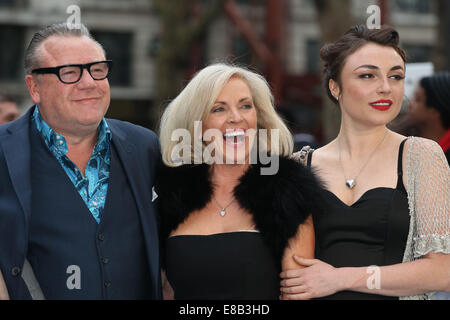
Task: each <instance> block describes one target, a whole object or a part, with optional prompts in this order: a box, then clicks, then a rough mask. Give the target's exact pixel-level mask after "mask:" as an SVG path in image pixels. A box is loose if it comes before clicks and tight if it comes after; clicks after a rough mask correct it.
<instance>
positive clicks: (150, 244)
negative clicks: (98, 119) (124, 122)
mask: <svg viewBox="0 0 450 320" xmlns="http://www.w3.org/2000/svg"><path fill="white" fill-rule="evenodd" d="M108 126H109V128H110V130H111V132H112V142H113V143H114V145H115V147H116V150H117V153H118V155H119V158H120V160H121V162H122V165H123V167H124V169H125V172H126V174H127V176H128V181H129V182H130V187H131V190H132V192H133V194H134V196H135V199H136V204H137V207H138V211H139V216H140V218H141V224H142V230H143V236H144V239H145V242H146V248H147V260H148V262H149V266H150V269H151V272H152V278H153V279H154V281H155V287H157V285H158V274H159V243H158V228H157V222H156V216H155V214H156V212H155V211H154V209H153V208H152V206H151V199H152V189H151V186H150V181H145V180H144V178H145V175H142V174H141V173H142V172H145V171H144V169H143V168H142V167H141V164H140V161H136V159H139V157H138V155H137V154H136V146H135V145H133V144H132V143H130V142H128V140H127V136H126V134H125V133H124V132H123V130H121V128H119V127H117V126H116V125H115V124H114V123H112V122H108ZM149 178H150V180H151V179H152V177H149ZM155 294H156V296H158V295H159V293H158V292H155Z"/></svg>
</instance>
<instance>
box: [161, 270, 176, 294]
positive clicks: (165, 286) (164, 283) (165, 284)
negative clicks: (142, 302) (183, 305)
mask: <svg viewBox="0 0 450 320" xmlns="http://www.w3.org/2000/svg"><path fill="white" fill-rule="evenodd" d="M161 281H162V291H163V299H164V300H174V292H173V289H172V286H171V285H170V283H169V280H168V279H167V276H166V273H165V272H164V271H161Z"/></svg>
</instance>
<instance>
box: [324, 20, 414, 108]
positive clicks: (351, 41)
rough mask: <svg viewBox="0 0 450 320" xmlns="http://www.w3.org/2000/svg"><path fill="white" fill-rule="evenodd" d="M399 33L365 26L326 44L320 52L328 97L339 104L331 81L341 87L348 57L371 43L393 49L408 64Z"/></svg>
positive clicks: (352, 28) (387, 28) (356, 27)
mask: <svg viewBox="0 0 450 320" xmlns="http://www.w3.org/2000/svg"><path fill="white" fill-rule="evenodd" d="M399 41H400V38H399V35H398V32H397V31H396V30H395V29H394V28H392V27H389V26H382V27H381V28H380V29H369V28H367V26H365V25H356V26H353V27H351V28H350V29H349V30H348V31H347V32H346V33H345V34H344V35H343V36H342V37H340V38H339V39H338V40H336V41H335V42H333V43H329V44H326V45H324V46H323V47H322V49H321V50H320V59H321V60H322V61H323V62H324V67H323V82H324V86H325V90H326V92H327V94H328V97H329V98H330V99H331V101H333V102H334V103H336V104H337V103H338V101H337V99H336V98H334V97H333V95H332V94H331V91H330V88H329V82H330V79H333V80H334V81H336V82H337V83H338V85H339V87H341V81H340V76H341V72H342V69H343V67H344V64H345V62H346V61H347V58H348V56H350V55H351V54H353V53H354V52H355V51H356V50H358V49H359V48H361V47H362V46H364V45H365V44H367V43H369V42H373V43H376V44H379V45H382V46H388V47H392V48H393V49H394V50H395V51H397V53H398V54H399V55H400V56H401V57H402V59H403V61H404V62H406V52H405V51H404V50H403V49H402V48H400V46H399Z"/></svg>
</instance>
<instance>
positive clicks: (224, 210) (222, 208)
mask: <svg viewBox="0 0 450 320" xmlns="http://www.w3.org/2000/svg"><path fill="white" fill-rule="evenodd" d="M213 198H214V200H215V201H216V203H217V205H218V206H219V208H220V209H221V210H220V212H219V214H220V216H221V217H224V216H225V215H226V214H227V212H226V209H227V208H228V207H229V206H230V205H231V204H232V203H233V202H234V200H236V199H235V198H234V197H233V199H232V200H231V201H230V202H229V203H228V204H227V205H226V206H225V207H222V206H221V205H220V203H219V201H217V199H216V197H215V196H214V195H213Z"/></svg>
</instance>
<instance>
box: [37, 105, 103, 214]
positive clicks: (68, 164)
mask: <svg viewBox="0 0 450 320" xmlns="http://www.w3.org/2000/svg"><path fill="white" fill-rule="evenodd" d="M33 121H34V123H35V125H36V127H37V129H38V131H39V132H40V133H41V135H42V138H43V139H44V141H45V144H46V145H47V147H48V149H49V150H50V151H51V153H52V154H53V155H54V156H55V157H56V159H57V160H58V162H59V163H60V164H61V166H62V167H63V169H64V171H65V172H66V174H67V176H68V177H69V178H70V180H71V181H72V183H73V185H74V186H75V188H76V189H77V191H78V193H79V194H80V196H81V198H82V199H83V201H84V203H85V204H86V206H87V207H88V208H89V211H90V212H91V213H92V215H93V217H94V219H95V220H96V221H97V223H100V219H101V217H102V213H103V209H104V207H105V200H106V193H107V191H108V182H109V172H110V167H111V131H110V130H109V127H108V124H107V123H106V121H105V119H102V122H101V123H100V125H99V127H98V139H97V144H96V145H95V148H94V151H93V152H92V155H91V157H90V159H89V162H88V164H87V166H86V169H85V174H86V176H85V177H83V175H82V173H81V171H80V170H79V169H78V168H77V166H76V165H75V164H74V163H73V162H72V160H70V159H69V158H68V157H67V156H66V154H67V143H66V139H65V138H64V136H62V135H60V134H58V133H57V132H56V131H54V130H53V129H52V128H50V126H49V125H48V124H47V123H46V122H45V121H44V119H42V117H41V114H40V113H39V110H38V108H37V105H36V108H35V111H34V113H33Z"/></svg>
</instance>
